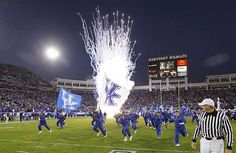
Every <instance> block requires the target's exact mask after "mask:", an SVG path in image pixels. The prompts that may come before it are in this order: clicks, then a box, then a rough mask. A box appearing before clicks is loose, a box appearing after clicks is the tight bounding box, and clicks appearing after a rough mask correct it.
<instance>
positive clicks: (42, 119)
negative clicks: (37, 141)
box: [39, 114, 46, 124]
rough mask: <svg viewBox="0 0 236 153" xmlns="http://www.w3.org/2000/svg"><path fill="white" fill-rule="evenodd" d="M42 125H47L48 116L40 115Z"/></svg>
mask: <svg viewBox="0 0 236 153" xmlns="http://www.w3.org/2000/svg"><path fill="white" fill-rule="evenodd" d="M39 119H40V124H45V123H46V116H45V115H44V114H42V115H40V117H39Z"/></svg>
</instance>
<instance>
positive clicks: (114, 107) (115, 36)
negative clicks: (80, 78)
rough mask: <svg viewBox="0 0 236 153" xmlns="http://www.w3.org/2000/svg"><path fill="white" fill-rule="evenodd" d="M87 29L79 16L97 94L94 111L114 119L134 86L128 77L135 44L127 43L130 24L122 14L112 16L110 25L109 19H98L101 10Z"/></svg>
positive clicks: (134, 62) (131, 68)
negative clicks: (95, 109) (101, 112)
mask: <svg viewBox="0 0 236 153" xmlns="http://www.w3.org/2000/svg"><path fill="white" fill-rule="evenodd" d="M96 11H97V12H96V13H97V14H96V17H94V20H93V22H92V27H90V28H89V27H87V24H86V22H85V20H84V19H83V18H82V17H81V19H82V23H83V29H84V33H83V35H82V37H83V40H84V44H85V49H86V52H87V53H88V54H89V56H90V59H91V66H92V67H93V70H94V75H93V77H94V80H95V83H96V90H97V91H96V92H97V96H98V97H97V101H98V104H97V109H101V110H102V111H103V112H106V113H107V115H108V116H113V115H114V114H115V113H118V112H119V111H120V108H121V106H122V104H124V102H125V101H126V100H127V98H128V95H129V93H130V90H131V89H132V88H133V86H134V82H133V81H132V80H131V76H132V74H133V72H134V69H135V66H136V59H137V58H136V59H134V60H133V58H134V56H135V54H134V52H133V47H134V44H135V42H134V43H132V42H131V40H130V34H131V29H132V23H133V21H131V20H130V17H128V19H127V20H125V19H124V14H122V15H121V18H120V15H119V14H118V12H116V13H113V22H112V23H109V21H110V20H109V17H108V15H106V16H101V15H100V11H99V10H98V9H97V10H96Z"/></svg>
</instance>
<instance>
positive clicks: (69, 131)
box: [0, 117, 236, 153]
mask: <svg viewBox="0 0 236 153" xmlns="http://www.w3.org/2000/svg"><path fill="white" fill-rule="evenodd" d="M91 120H92V119H91V117H79V118H70V119H67V120H66V123H67V125H66V126H65V127H64V129H62V130H61V129H57V128H56V125H55V124H56V120H55V119H51V120H47V122H48V125H49V126H50V127H51V128H52V133H49V132H48V131H47V129H46V128H45V127H43V132H42V133H41V134H38V129H37V126H38V121H32V122H30V123H29V124H25V123H24V122H22V123H19V122H12V123H0V153H93V152H94V153H109V152H112V151H113V152H115V150H122V151H123V152H125V151H127V152H126V153H129V152H130V153H132V152H136V153H151V152H157V153H197V152H199V139H198V149H197V150H196V151H193V150H192V149H191V139H192V134H193V131H194V126H195V124H192V123H190V120H189V119H187V122H188V123H187V126H186V127H187V131H188V132H189V137H186V138H185V137H182V135H181V136H180V145H181V146H180V147H175V146H174V125H173V123H171V124H170V125H169V128H168V129H165V128H164V126H163V128H162V138H161V139H157V137H156V130H154V129H150V128H146V126H145V125H144V121H143V118H142V117H141V118H140V119H139V122H138V124H137V126H138V128H139V131H138V132H137V133H136V134H135V133H134V131H133V129H131V133H132V135H133V140H132V141H127V142H124V141H123V137H122V134H121V129H122V127H120V126H118V125H117V124H116V123H115V120H114V119H109V120H108V123H106V124H105V128H106V129H107V131H108V137H106V138H105V137H103V135H102V134H100V135H99V136H98V137H97V136H96V134H95V132H94V131H93V130H92V128H91ZM232 126H233V130H234V142H235V135H236V134H235V131H236V121H233V122H232ZM235 151H236V150H235V146H234V151H233V152H235ZM116 153H118V151H116Z"/></svg>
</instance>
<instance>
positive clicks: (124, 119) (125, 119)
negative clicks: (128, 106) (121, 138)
mask: <svg viewBox="0 0 236 153" xmlns="http://www.w3.org/2000/svg"><path fill="white" fill-rule="evenodd" d="M130 120H131V116H130V115H129V114H126V115H125V116H123V117H121V118H120V120H119V124H122V125H123V126H124V127H129V126H130Z"/></svg>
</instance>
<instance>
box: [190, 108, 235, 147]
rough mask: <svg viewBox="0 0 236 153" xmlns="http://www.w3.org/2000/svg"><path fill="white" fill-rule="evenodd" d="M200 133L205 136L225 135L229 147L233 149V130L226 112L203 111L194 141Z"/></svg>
mask: <svg viewBox="0 0 236 153" xmlns="http://www.w3.org/2000/svg"><path fill="white" fill-rule="evenodd" d="M199 134H201V135H202V137H204V138H217V137H222V138H223V137H224V136H225V137H226V140H227V143H226V145H227V149H231V150H232V146H233V130H232V126H231V124H230V122H229V119H228V117H227V116H226V115H225V113H224V112H220V111H216V110H214V111H213V112H212V113H207V112H204V113H202V114H201V115H200V116H199V123H198V125H197V126H196V128H195V131H194V134H193V142H196V140H197V137H198V135H199Z"/></svg>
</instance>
